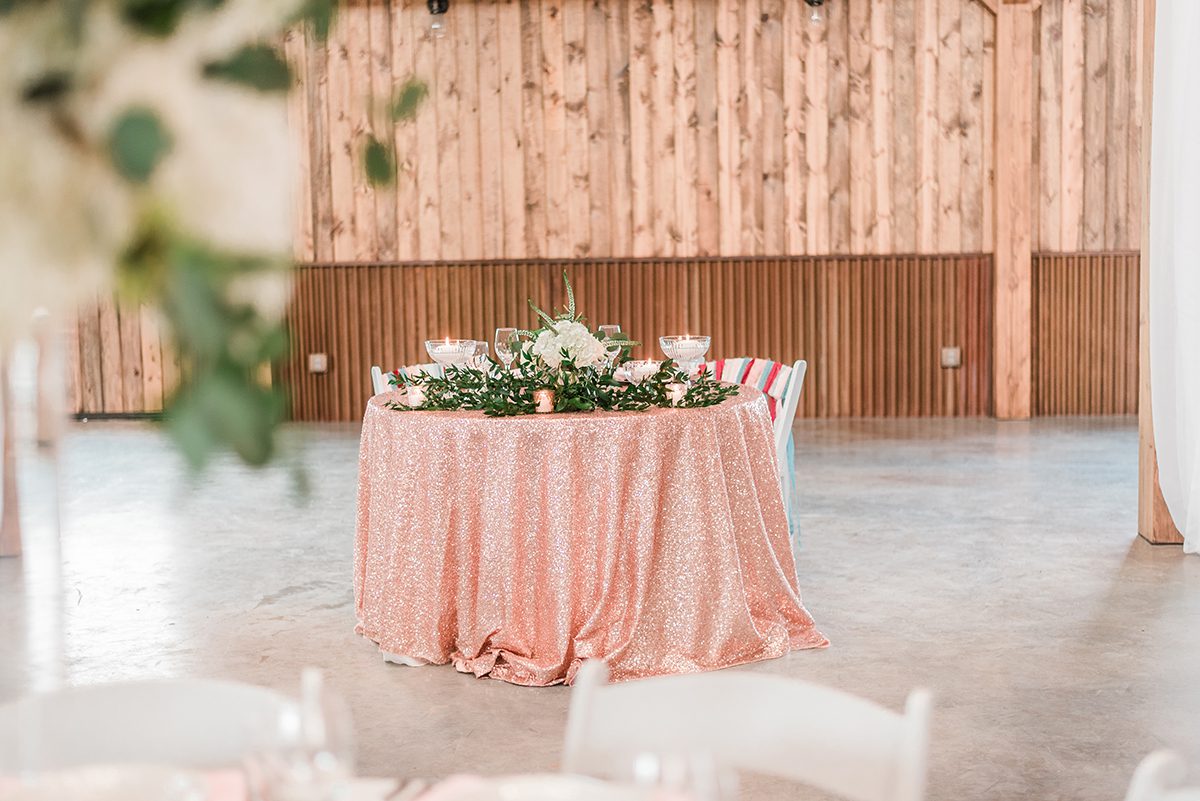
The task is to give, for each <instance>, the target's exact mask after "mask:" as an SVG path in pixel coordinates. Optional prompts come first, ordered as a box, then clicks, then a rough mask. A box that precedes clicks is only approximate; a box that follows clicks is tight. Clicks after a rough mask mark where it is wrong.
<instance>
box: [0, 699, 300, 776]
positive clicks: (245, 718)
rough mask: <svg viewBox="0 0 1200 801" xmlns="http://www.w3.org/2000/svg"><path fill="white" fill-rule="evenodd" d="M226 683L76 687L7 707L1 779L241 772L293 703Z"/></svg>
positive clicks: (0, 709) (0, 717) (0, 722)
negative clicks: (123, 770)
mask: <svg viewBox="0 0 1200 801" xmlns="http://www.w3.org/2000/svg"><path fill="white" fill-rule="evenodd" d="M287 703H288V702H287V699H286V698H284V697H283V696H282V695H280V694H278V693H276V692H273V691H271V690H268V689H265V688H263V687H255V686H253V685H248V684H237V683H234V682H226V681H202V680H180V681H143V682H127V683H118V684H100V685H94V686H90V687H75V688H71V689H66V690H61V691H58V692H54V693H48V694H44V695H34V696H30V697H28V698H24V699H21V700H18V701H14V702H12V703H9V704H5V705H3V706H0V775H4V774H9V775H15V774H20V773H23V772H29V771H32V772H41V771H55V770H65V769H70V768H76V767H85V766H88V765H99V764H134V763H136V764H141V765H174V766H185V767H189V768H196V769H214V768H226V767H236V766H239V765H240V764H241V762H242V759H243V758H244V757H245V756H246V755H247V754H248V753H250V752H251V750H252V749H253V747H254V745H255V740H256V738H258V737H261V736H262V735H263V733H264V732H266V731H269V729H267V728H266V727H267V726H270V725H272V724H274V722H275V721H277V720H278V719H279V716H280V714H281V713H282V711H283V710H284V709H285V707H286V705H287Z"/></svg>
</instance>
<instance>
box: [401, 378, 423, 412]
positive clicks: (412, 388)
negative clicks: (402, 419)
mask: <svg viewBox="0 0 1200 801" xmlns="http://www.w3.org/2000/svg"><path fill="white" fill-rule="evenodd" d="M404 402H405V403H407V404H408V405H409V406H411V407H413V408H414V409H416V408H420V407H421V406H424V405H425V388H424V387H418V386H417V385H415V384H410V385H409V386H408V389H406V390H405V392H404Z"/></svg>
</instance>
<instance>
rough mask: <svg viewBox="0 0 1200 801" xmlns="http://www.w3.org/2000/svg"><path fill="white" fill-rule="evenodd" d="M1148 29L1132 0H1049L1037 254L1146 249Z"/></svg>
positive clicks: (1043, 17) (1043, 29)
mask: <svg viewBox="0 0 1200 801" xmlns="http://www.w3.org/2000/svg"><path fill="white" fill-rule="evenodd" d="M1144 26H1145V10H1144V8H1143V4H1142V3H1140V2H1133V1H1132V0H1044V2H1043V3H1042V7H1041V12H1040V26H1039V31H1038V37H1037V42H1035V46H1036V48H1037V56H1038V58H1037V64H1038V79H1039V97H1038V108H1037V119H1038V124H1037V125H1036V126H1035V128H1034V130H1035V136H1036V138H1037V141H1036V143H1035V152H1036V153H1037V162H1038V164H1037V170H1036V172H1035V175H1036V176H1037V182H1038V187H1037V189H1036V191H1035V197H1036V198H1037V201H1036V206H1037V208H1038V213H1037V214H1035V215H1034V249H1035V250H1040V251H1051V252H1063V253H1073V252H1078V251H1088V252H1103V251H1113V250H1137V249H1138V248H1139V247H1140V239H1141V225H1142V201H1141V192H1142V147H1141V141H1142V120H1143V118H1144V117H1145V114H1144V109H1143V103H1144V102H1145V100H1144V94H1145V92H1144V91H1143V82H1142V67H1143V65H1142V61H1143V52H1142V48H1141V47H1140V46H1139V44H1140V42H1141V40H1142V33H1143V29H1144Z"/></svg>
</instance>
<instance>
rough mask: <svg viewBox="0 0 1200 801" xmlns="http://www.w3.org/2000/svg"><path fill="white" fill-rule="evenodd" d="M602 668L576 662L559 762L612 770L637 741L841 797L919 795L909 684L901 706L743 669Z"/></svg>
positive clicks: (920, 763) (916, 730)
mask: <svg viewBox="0 0 1200 801" xmlns="http://www.w3.org/2000/svg"><path fill="white" fill-rule="evenodd" d="M607 678H608V669H607V667H605V665H604V664H603V663H602V662H599V661H588V662H586V663H585V664H584V665H583V666H582V667H581V668H580V670H579V673H578V674H577V675H576V678H575V686H574V689H573V690H572V695H571V709H570V713H569V715H568V718H567V735H566V743H565V745H564V749H563V769H564V770H565V771H568V772H575V773H598V774H603V773H605V772H611V771H613V770H614V768H619V767H621V766H624V765H628V764H631V763H632V760H633V759H634V757H635V756H636V755H637V754H640V753H658V754H683V755H686V754H691V753H702V754H708V755H711V756H712V757H713V759H714V760H716V762H717V763H718V764H719V765H721V766H722V767H727V768H732V769H734V770H739V771H749V772H754V773H759V774H765V775H770V776H776V777H780V778H784V779H790V780H792V781H796V782H800V783H803V784H806V785H809V786H811V787H815V788H817V789H819V790H821V791H823V792H826V793H831V794H833V795H835V796H839V797H841V798H845V799H850V800H851V801H919V799H921V798H922V797H923V796H924V793H925V774H926V757H927V747H928V739H929V709H930V697H929V693H928V692H926V691H925V690H913V691H912V692H911V693H909V696H908V702H907V704H906V705H905V711H904V714H899V713H897V712H893V711H891V710H889V709H885V708H883V707H882V706H879V705H878V704H875V703H872V702H870V701H867V700H865V699H862V698H858V697H856V696H853V695H850V694H848V693H844V692H841V691H840V690H834V689H830V688H828V687H822V686H820V685H817V684H811V683H809V682H804V681H798V680H795V679H786V678H783V677H779V676H769V675H763V674H758V673H749V672H745V671H721V672H716V673H697V674H693V675H687V676H663V677H659V678H652V679H644V680H641V681H634V682H629V683H625V684H617V685H606V684H605V682H606V681H607Z"/></svg>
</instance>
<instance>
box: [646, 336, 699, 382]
mask: <svg viewBox="0 0 1200 801" xmlns="http://www.w3.org/2000/svg"><path fill="white" fill-rule="evenodd" d="M711 343H712V337H704V336H690V335H686V334H685V335H683V336H669V337H659V338H658V346H659V347H660V348H662V352H663V353H664V354H665V355H666V357H667V358H668V359H671V360H672V361H674V362H675V363H676V364H677V365H679V369H680V370H682V371H683V372H684V373H685V374H687V375H689V376H690V375H691V374H692V373H693V372H695V371H696V368H697V367H699V366H700V363H701V362H702V361H704V354H706V353H708V348H709V345H710V344H711Z"/></svg>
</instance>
